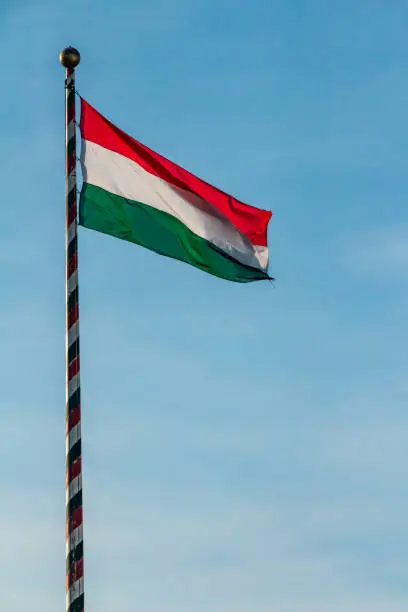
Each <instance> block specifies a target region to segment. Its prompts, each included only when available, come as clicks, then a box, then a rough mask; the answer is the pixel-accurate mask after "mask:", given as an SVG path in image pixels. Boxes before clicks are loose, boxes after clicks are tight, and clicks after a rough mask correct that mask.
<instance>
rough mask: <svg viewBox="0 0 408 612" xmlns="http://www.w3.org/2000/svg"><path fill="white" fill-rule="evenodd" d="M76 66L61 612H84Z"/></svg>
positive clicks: (74, 61)
mask: <svg viewBox="0 0 408 612" xmlns="http://www.w3.org/2000/svg"><path fill="white" fill-rule="evenodd" d="M79 61H80V54H79V52H78V51H77V50H76V49H74V48H73V47H66V48H65V49H64V50H63V51H61V53H60V62H61V64H62V65H63V66H64V67H65V68H66V80H65V144H66V306H67V308H66V368H67V377H66V513H67V514H66V612H83V610H84V551H83V533H82V520H83V517H82V450H81V396H80V381H79V300H78V242H77V179H76V162H77V154H76V122H75V95H76V94H75V68H76V66H77V65H78V64H79Z"/></svg>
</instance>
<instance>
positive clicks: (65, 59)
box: [59, 47, 81, 68]
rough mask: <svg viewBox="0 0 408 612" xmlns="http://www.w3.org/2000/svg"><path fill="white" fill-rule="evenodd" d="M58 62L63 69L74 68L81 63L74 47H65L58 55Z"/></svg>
mask: <svg viewBox="0 0 408 612" xmlns="http://www.w3.org/2000/svg"><path fill="white" fill-rule="evenodd" d="M59 60H60V62H61V64H62V65H63V66H64V67H65V68H76V66H78V64H79V62H80V61H81V56H80V53H79V51H78V50H77V49H74V47H65V49H63V50H62V51H61V53H60V54H59Z"/></svg>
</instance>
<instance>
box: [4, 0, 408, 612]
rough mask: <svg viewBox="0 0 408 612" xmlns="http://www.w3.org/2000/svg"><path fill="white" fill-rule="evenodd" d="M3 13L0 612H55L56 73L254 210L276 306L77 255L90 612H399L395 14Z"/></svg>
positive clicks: (90, 6) (233, 289)
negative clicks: (66, 67)
mask: <svg viewBox="0 0 408 612" xmlns="http://www.w3.org/2000/svg"><path fill="white" fill-rule="evenodd" d="M69 6H70V7H71V9H72V18H69V16H67V14H66V10H65V8H66V5H65V4H64V3H61V2H56V1H55V0H54V1H52V2H51V1H50V0H48V1H43V0H35V1H34V0H33V1H31V2H25V1H24V0H20V1H19V2H11V1H9V2H5V1H3V2H2V3H1V7H0V32H1V40H2V49H3V53H2V57H3V61H2V77H1V78H2V92H3V94H2V96H1V98H0V106H1V111H2V116H3V122H2V123H3V125H2V147H1V153H0V155H1V164H2V170H3V195H2V203H3V204H2V224H1V227H0V266H1V278H2V288H3V299H2V300H1V303H0V309H1V310H0V313H1V317H0V341H1V345H2V355H3V357H2V363H1V367H2V374H3V376H2V404H1V408H0V432H1V436H2V444H1V447H0V465H1V466H2V470H1V474H2V487H1V497H2V504H1V509H0V534H1V540H2V549H3V554H2V555H0V575H1V577H2V580H1V584H2V588H1V589H0V608H1V609H2V610H3V609H4V610H7V611H8V612H22V610H26V609H27V608H28V607H29V608H30V610H31V611H32V612H44V611H48V610H50V611H51V610H56V609H59V608H61V609H63V606H64V583H65V575H64V569H65V566H64V563H65V534H64V521H65V510H64V501H65V492H64V482H65V473H64V460H65V457H64V453H65V440H64V430H65V417H64V410H65V408H64V397H65V394H64V377H65V374H64V368H65V357H64V308H65V291H64V221H65V208H64V206H65V204H64V73H63V70H62V68H61V66H60V65H59V63H58V53H59V51H60V49H61V48H62V47H64V46H65V45H67V44H73V45H75V46H77V47H78V48H79V49H80V51H81V53H82V62H81V65H80V68H79V69H78V71H77V87H78V89H79V91H80V92H81V94H82V95H83V96H84V97H85V98H86V99H87V100H88V101H89V102H90V103H91V104H93V105H94V106H96V107H97V108H98V109H99V110H100V111H101V112H103V113H104V114H106V115H107V116H109V117H110V118H111V119H112V120H113V121H114V122H115V123H117V124H118V125H119V126H120V127H122V128H123V129H125V130H126V131H128V132H129V133H131V134H132V135H134V136H135V137H137V138H139V139H140V140H142V141H144V142H145V143H146V144H148V145H149V146H151V147H152V148H155V149H157V150H158V151H160V152H161V153H162V154H164V155H166V156H167V157H170V158H171V159H173V160H174V161H176V162H178V163H180V164H182V165H184V166H186V167H187V168H188V169H189V170H191V171H192V172H194V173H196V174H198V175H199V176H202V177H203V178H205V179H206V180H208V181H209V182H212V183H214V184H216V185H217V186H220V187H221V188H223V189H225V190H227V191H230V192H232V193H234V194H235V195H237V196H238V197H239V198H240V199H242V200H245V201H248V202H250V203H252V204H254V205H257V206H259V207H263V208H269V209H272V210H273V212H274V217H273V219H272V222H271V227H270V236H269V240H270V247H271V272H272V273H273V275H274V276H275V277H276V279H277V281H276V283H275V285H274V286H271V285H270V284H269V283H259V284H256V283H255V284H253V285H247V286H241V285H235V284H233V283H228V282H226V281H221V280H219V279H217V278H214V277H211V276H207V275H205V274H204V273H201V272H199V271H197V270H195V269H193V268H190V267H188V266H187V265H184V264H180V263H178V262H175V261H171V260H167V259H165V258H160V257H159V256H157V255H155V254H153V253H150V252H148V251H144V250H143V249H141V248H137V247H134V246H133V245H130V244H126V243H121V242H120V241H115V240H113V239H111V238H109V237H107V236H103V235H98V234H96V233H92V232H89V231H86V230H83V231H81V235H80V293H81V342H82V344H81V349H82V384H83V435H84V444H85V450H84V487H85V489H84V500H85V563H86V570H85V571H86V598H87V609H88V610H98V611H99V612H108V611H111V610H126V611H127V610H129V611H132V610H143V611H144V612H163V611H166V612H176V611H177V612H187V611H188V612H191V611H192V610H193V611H194V612H209V611H211V612H229V611H230V610H234V612H271V611H273V612H299V610H301V611H302V612H344V610H347V612H406V610H407V609H408V586H407V584H408V583H407V573H408V555H407V538H408V527H407V520H406V517H407V511H408V493H407V486H406V482H407V468H406V466H407V461H408V450H407V443H406V441H407V437H408V414H407V410H406V406H407V400H408V384H407V377H406V368H407V350H406V347H407V341H408V213H407V207H406V195H407V188H408V178H407V172H406V163H407V156H406V142H407V137H408V128H407V122H406V120H405V117H406V108H407V103H408V81H407V77H406V66H407V59H408V55H407V54H408V42H407V37H406V28H407V22H408V3H407V2H406V0H392V2H390V1H389V0H360V1H359V2H355V1H354V0H353V1H352V0H344V1H343V2H341V3H340V2H328V1H327V0H325V1H323V0H308V1H306V0H303V1H301V0H292V1H291V2H287V0H269V1H264V0H252V2H242V3H238V2H231V1H228V0H218V1H217V2H214V1H211V0H210V1H208V0H207V1H206V2H204V1H202V0H198V1H190V2H188V1H187V0H174V1H173V2H171V3H170V2H166V1H165V0H152V1H151V2H149V3H139V2H138V1H137V0H136V1H134V0H132V1H131V0H118V1H117V2H107V0H98V1H96V0H87V1H86V2H84V1H83V0H81V1H79V0H71V2H70V3H69Z"/></svg>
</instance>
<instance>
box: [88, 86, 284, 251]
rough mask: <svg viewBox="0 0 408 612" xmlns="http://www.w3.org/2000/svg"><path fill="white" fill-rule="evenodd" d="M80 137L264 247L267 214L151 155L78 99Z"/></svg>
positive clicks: (156, 154)
mask: <svg viewBox="0 0 408 612" xmlns="http://www.w3.org/2000/svg"><path fill="white" fill-rule="evenodd" d="M81 134H82V138H84V139H85V140H89V141H90V142H94V143H95V144H98V145H100V146H102V147H105V148H106V149H109V150H110V151H113V152H115V153H119V154H121V155H124V156H125V157H128V158H129V159H131V160H133V161H134V162H136V163H137V164H139V165H140V166H142V168H144V169H145V170H147V172H150V174H154V175H155V176H158V177H160V178H162V179H163V180H165V181H167V182H168V183H171V184H172V185H174V186H176V187H179V188H181V189H185V190H187V191H190V192H191V193H194V194H196V195H198V196H200V197H201V198H202V199H203V200H205V201H206V202H208V203H209V204H211V205H212V206H214V208H216V209H217V210H219V211H220V212H222V214H223V215H224V216H225V217H227V219H229V221H231V223H232V224H233V225H235V227H236V228H237V229H238V230H239V231H240V232H241V233H242V234H244V235H245V236H247V238H248V239H249V240H250V241H251V242H252V244H254V245H257V246H266V245H267V228H268V223H269V220H270V218H271V216H272V213H271V212H269V211H267V210H261V209H259V208H255V207H254V206H249V205H248V204H245V203H244V202H241V201H240V200H237V199H236V198H234V197H233V196H231V195H228V194H227V193H225V192H224V191H221V190H220V189H218V188H217V187H214V186H212V185H210V184H209V183H206V182H205V181H203V180H201V179H200V178H198V177H197V176H194V174H191V172H188V171H187V170H185V169H184V168H182V167H181V166H178V165H177V164H175V163H173V162H171V161H170V160H168V159H166V158H165V157H163V156H162V155H160V154H159V153H156V152H155V151H152V150H151V149H149V148H148V147H146V146H145V145H143V144H142V143H141V142H139V141H138V140H135V139H134V138H132V137H131V136H129V135H128V134H125V132H123V131H122V130H120V129H119V128H118V127H116V126H115V125H113V123H111V122H110V121H108V119H106V118H105V117H103V115H101V114H100V113H98V111H97V110H95V109H94V108H93V107H92V106H91V105H90V104H88V102H86V101H85V100H84V99H83V98H81ZM112 171H114V169H113V170H112Z"/></svg>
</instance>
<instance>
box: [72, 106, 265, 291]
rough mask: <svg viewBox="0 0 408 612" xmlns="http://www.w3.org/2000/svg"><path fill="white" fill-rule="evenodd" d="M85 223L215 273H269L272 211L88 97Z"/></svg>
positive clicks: (236, 276) (252, 276) (239, 276)
mask: <svg viewBox="0 0 408 612" xmlns="http://www.w3.org/2000/svg"><path fill="white" fill-rule="evenodd" d="M81 135H82V151H81V163H82V172H83V180H84V182H83V187H82V192H81V199H80V206H79V223H80V225H82V226H83V227H87V228H89V229H93V230H96V231H99V232H103V233H105V234H110V235H111V236H115V237H117V238H122V239H123V240H127V241H129V242H134V243H136V244H139V245H141V246H144V247H146V248H148V249H151V250H152V251H155V252H156V253H160V254H162V255H166V256H167V257H173V258H174V259H179V260H181V261H184V262H186V263H189V264H191V265H192V266H195V267H197V268H200V269H201V270H205V271H206V272H209V273H210V274H214V275H215V276H219V277H221V278H225V279H228V280H231V281H236V282H240V283H246V282H251V281H256V280H265V279H268V278H270V277H269V276H268V272H267V267H268V246H267V227H268V222H269V220H270V218H271V216H272V213H270V212H268V211H265V210H260V209H258V208H254V207H253V206H249V205H248V204H244V203H243V202H240V201H239V200H237V199H235V198H234V197H232V196H230V195H228V194H226V193H224V192H223V191H221V190H219V189H217V188H216V187H213V186H211V185H209V184H208V183H206V182H204V181H202V180H201V179H199V178H197V177H196V176H194V175H193V174H191V173H190V172H187V171H186V170H184V168H181V167H180V166H178V165H177V164H174V163H173V162H171V161H169V160H168V159H166V158H165V157H162V156H161V155H159V154H158V153H155V152H154V151H152V150H151V149H148V148H147V147H146V146H145V145H143V144H142V143H140V142H138V141H137V140H135V139H134V138H131V137H130V136H128V135H127V134H125V133H124V132H122V130H120V129H119V128H117V127H116V126H114V125H113V124H112V123H111V122H110V121H108V120H107V119H106V118H105V117H103V116H102V115H101V114H100V113H98V112H97V111H96V110H95V109H94V108H93V107H92V106H90V104H88V103H87V102H86V101H85V100H81Z"/></svg>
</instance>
